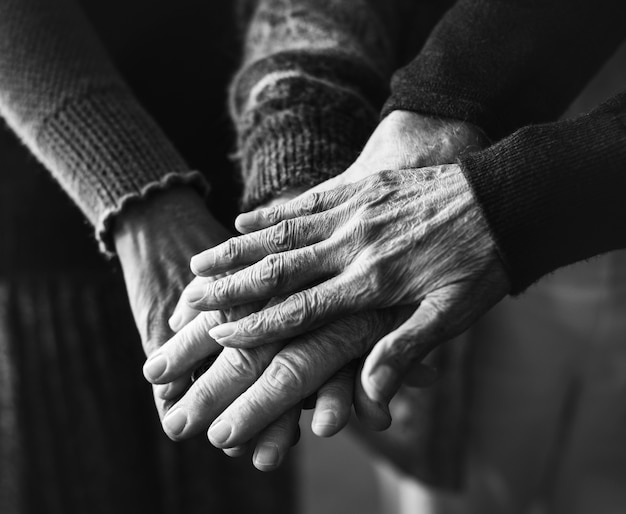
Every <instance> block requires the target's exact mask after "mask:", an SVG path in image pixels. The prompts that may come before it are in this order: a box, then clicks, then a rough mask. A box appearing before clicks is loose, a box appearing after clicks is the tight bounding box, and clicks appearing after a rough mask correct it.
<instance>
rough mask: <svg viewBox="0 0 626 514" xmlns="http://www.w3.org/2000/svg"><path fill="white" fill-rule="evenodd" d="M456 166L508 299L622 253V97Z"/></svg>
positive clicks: (526, 131) (625, 107)
mask: <svg viewBox="0 0 626 514" xmlns="http://www.w3.org/2000/svg"><path fill="white" fill-rule="evenodd" d="M460 162H461V166H462V168H463V171H464V173H465V176H466V177H467V178H468V180H469V182H470V185H471V187H472V189H473V191H474V193H475V195H476V197H477V200H478V202H479V203H480V205H481V207H482V209H483V212H484V214H485V216H486V218H487V221H488V224H489V226H490V228H491V230H492V233H493V236H494V238H495V241H496V243H497V245H498V248H499V250H500V252H501V256H502V258H503V261H504V263H505V264H506V266H507V267H508V270H509V274H510V277H511V280H512V283H513V293H514V294H515V293H519V292H521V291H523V290H524V289H525V288H526V287H528V286H529V285H530V284H532V283H533V282H534V281H536V280H537V279H539V278H540V277H542V276H543V275H545V274H546V273H549V272H551V271H553V270H555V269H557V268H559V267H561V266H565V265H567V264H570V263H573V262H576V261H579V260H582V259H586V258H589V257H592V256H594V255H597V254H600V253H603V252H606V251H609V250H615V249H619V248H626V201H624V193H625V192H626V92H624V93H621V94H620V95H618V96H616V97H614V98H612V99H611V100H609V101H608V102H606V103H604V104H602V105H601V106H599V107H598V108H597V109H595V110H593V111H592V112H590V113H589V114H586V115H583V116H580V117H578V118H575V119H572V120H564V121H559V122H555V123H549V124H544V125H536V126H529V127H526V128H523V129H521V130H519V131H517V132H515V133H514V134H512V135H511V136H509V137H508V138H506V139H503V140H502V141H500V142H499V143H497V144H495V145H493V146H492V147H490V148H488V149H486V150H483V151H481V152H477V153H473V154H469V155H465V156H463V157H462V158H461V159H460Z"/></svg>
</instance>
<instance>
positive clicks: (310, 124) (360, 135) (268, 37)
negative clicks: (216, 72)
mask: <svg viewBox="0 0 626 514" xmlns="http://www.w3.org/2000/svg"><path fill="white" fill-rule="evenodd" d="M240 8H241V9H242V13H243V17H244V18H245V19H246V20H247V21H248V24H247V28H246V30H245V36H244V37H245V40H244V56H243V64H242V67H241V69H240V71H239V73H238V74H237V75H236V77H235V79H234V80H233V83H232V86H231V95H230V99H231V102H230V111H231V115H232V118H233V120H234V123H235V126H236V129H237V136H238V154H237V159H238V161H239V165H240V168H241V173H242V176H243V184H244V197H243V208H244V209H246V210H247V209H252V208H254V207H256V206H258V205H259V204H262V203H264V202H266V201H267V200H269V199H271V198H272V197H274V196H276V195H278V194H280V193H281V192H282V191H284V190H286V189H290V188H296V187H310V186H313V185H315V184H317V183H319V182H321V181H323V180H325V179H327V178H330V177H332V176H334V175H336V174H338V173H340V172H342V171H344V170H345V169H346V168H347V167H348V166H349V165H350V164H352V162H353V161H354V159H355V158H356V157H357V155H358V153H359V152H360V150H361V148H362V147H363V145H364V143H365V141H366V140H367V138H368V136H369V135H370V134H371V132H372V131H373V129H374V128H375V126H376V124H377V122H378V112H379V109H380V107H381V106H382V103H383V102H384V100H385V99H386V97H387V94H388V86H387V85H388V82H389V77H390V75H391V73H392V71H393V69H394V68H395V66H396V65H397V62H396V61H397V57H396V46H397V42H396V41H395V34H396V33H397V31H394V24H396V23H397V22H398V12H399V11H398V10H397V9H396V8H395V5H394V0H389V1H387V2H382V1H372V0H369V1H368V0H341V1H339V0H259V1H255V0H245V1H241V2H240Z"/></svg>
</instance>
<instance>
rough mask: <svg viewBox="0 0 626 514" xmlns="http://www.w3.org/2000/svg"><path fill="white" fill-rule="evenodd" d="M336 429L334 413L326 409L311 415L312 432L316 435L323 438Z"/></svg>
mask: <svg viewBox="0 0 626 514" xmlns="http://www.w3.org/2000/svg"><path fill="white" fill-rule="evenodd" d="M336 427H337V416H336V415H335V412H334V411H332V410H330V409H328V410H324V411H322V412H320V413H318V412H317V411H315V414H313V431H314V432H315V433H316V434H317V435H321V436H324V435H326V434H327V433H329V432H330V431H332V430H333V429H334V428H336Z"/></svg>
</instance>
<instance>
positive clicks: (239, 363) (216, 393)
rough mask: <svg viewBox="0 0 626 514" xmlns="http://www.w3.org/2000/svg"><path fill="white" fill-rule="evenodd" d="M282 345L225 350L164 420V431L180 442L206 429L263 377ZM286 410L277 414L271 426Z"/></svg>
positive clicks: (251, 435) (252, 435)
mask: <svg viewBox="0 0 626 514" xmlns="http://www.w3.org/2000/svg"><path fill="white" fill-rule="evenodd" d="M282 345H283V343H275V344H269V345H266V346H262V347H259V348H253V349H250V350H247V349H243V350H240V349H235V348H226V349H224V351H222V352H221V353H220V354H219V356H218V358H217V359H216V360H215V362H214V363H213V365H212V366H211V367H210V368H209V369H208V370H206V372H205V373H204V374H202V375H201V376H199V377H198V378H197V380H196V381H195V382H194V383H193V384H192V385H191V387H189V389H188V390H187V392H186V393H185V394H184V395H183V396H182V398H180V399H179V400H178V402H177V403H176V405H175V407H174V408H172V410H171V411H170V412H169V413H168V415H167V416H166V417H165V418H164V419H163V421H162V424H163V430H164V431H165V433H166V434H167V435H168V437H170V438H171V439H173V440H180V439H185V438H187V437H190V436H193V435H195V434H198V433H199V432H201V431H203V430H206V428H207V427H208V426H209V425H210V424H211V423H212V422H213V420H214V419H215V418H216V417H217V416H218V415H219V414H220V413H221V412H223V411H224V410H225V409H226V408H227V407H228V406H229V405H230V404H231V403H232V402H233V401H234V400H235V399H236V398H237V397H239V396H240V395H241V394H243V393H244V392H245V391H246V390H247V389H248V388H249V387H250V386H251V385H252V384H253V383H254V382H255V381H256V380H257V378H258V377H259V376H261V374H262V373H263V371H264V370H265V368H266V367H267V365H268V364H269V363H270V362H271V360H272V358H273V357H274V355H276V353H277V352H278V351H279V350H280V348H281V347H282ZM285 410H286V409H283V410H282V411H280V412H278V413H276V415H275V416H274V417H273V418H272V419H270V420H268V423H269V422H270V421H272V420H273V419H276V418H277V417H278V416H279V415H280V414H282V413H283V412H284V411H285ZM261 428H263V427H260V428H259V430H260V429H261ZM259 430H257V431H255V432H251V433H250V434H249V437H248V438H246V439H242V440H239V441H238V442H237V444H235V445H229V446H225V447H231V446H236V445H239V444H243V443H246V442H247V441H249V440H250V439H252V438H253V437H254V436H255V435H256V433H257V432H258V431H259Z"/></svg>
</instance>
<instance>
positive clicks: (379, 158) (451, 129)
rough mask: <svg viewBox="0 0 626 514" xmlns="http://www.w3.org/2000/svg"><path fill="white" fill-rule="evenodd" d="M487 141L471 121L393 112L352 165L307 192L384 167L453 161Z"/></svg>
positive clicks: (437, 163) (393, 167) (325, 188)
mask: <svg viewBox="0 0 626 514" xmlns="http://www.w3.org/2000/svg"><path fill="white" fill-rule="evenodd" d="M488 144H489V140H488V139H487V137H486V136H485V134H484V133H483V132H482V131H481V130H480V129H479V128H478V127H476V126H475V125H472V124H471V123H467V122H464V121H459V120H453V119H446V118H433V117H431V116H424V115H422V114H417V113H414V112H409V111H393V112H391V113H390V114H389V115H388V116H386V117H385V118H384V119H383V120H382V121H381V122H380V124H379V125H378V127H376V130H374V132H373V133H372V135H371V136H370V138H369V139H368V141H367V143H366V144H365V147H364V148H363V151H362V152H361V153H360V154H359V156H358V158H357V159H356V161H355V162H354V163H353V164H352V166H350V167H349V168H348V169H347V170H346V171H345V172H344V173H342V174H341V175H338V176H336V177H334V178H331V179H329V180H327V181H325V182H323V183H321V184H319V185H318V186H316V187H314V188H313V189H310V190H309V191H307V192H310V193H311V192H320V191H328V190H329V189H333V188H335V187H338V186H342V185H345V184H350V183H353V182H357V181H359V180H362V179H364V178H366V177H368V176H370V175H372V174H375V173H378V172H379V171H382V170H400V169H406V168H423V167H426V166H437V165H440V164H453V163H455V162H456V160H457V158H458V157H459V156H460V155H461V154H463V153H466V152H471V151H475V150H480V149H481V148H484V147H485V146H487V145H488Z"/></svg>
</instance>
